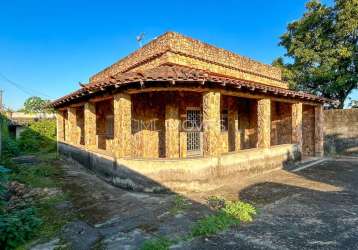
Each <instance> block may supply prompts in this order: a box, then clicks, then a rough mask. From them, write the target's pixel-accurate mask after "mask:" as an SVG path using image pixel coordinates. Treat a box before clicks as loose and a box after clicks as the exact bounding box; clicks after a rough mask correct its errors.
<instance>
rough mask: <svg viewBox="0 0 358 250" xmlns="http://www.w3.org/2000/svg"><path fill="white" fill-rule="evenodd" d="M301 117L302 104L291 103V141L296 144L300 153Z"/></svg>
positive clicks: (301, 139) (301, 140) (301, 138)
mask: <svg viewBox="0 0 358 250" xmlns="http://www.w3.org/2000/svg"><path fill="white" fill-rule="evenodd" d="M302 119H303V104H302V103H294V104H292V143H294V144H297V145H298V148H299V151H300V153H301V154H302V142H303V137H302V122H303V121H302Z"/></svg>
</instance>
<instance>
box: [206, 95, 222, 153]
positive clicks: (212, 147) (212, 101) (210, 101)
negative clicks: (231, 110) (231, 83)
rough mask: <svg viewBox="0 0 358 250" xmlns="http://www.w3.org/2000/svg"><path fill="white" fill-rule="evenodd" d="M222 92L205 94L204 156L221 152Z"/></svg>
mask: <svg viewBox="0 0 358 250" xmlns="http://www.w3.org/2000/svg"><path fill="white" fill-rule="evenodd" d="M219 142H220V92H217V91H210V92H207V93H205V94H203V153H204V156H217V155H219V154H220V148H219V146H220V144H219Z"/></svg>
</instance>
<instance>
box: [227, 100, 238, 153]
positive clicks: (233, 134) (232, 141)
mask: <svg viewBox="0 0 358 250" xmlns="http://www.w3.org/2000/svg"><path fill="white" fill-rule="evenodd" d="M238 119H239V117H238V110H237V99H236V98H235V97H230V99H229V104H228V122H229V126H228V136H229V151H238V150H240V136H239V135H238V134H239V121H238Z"/></svg>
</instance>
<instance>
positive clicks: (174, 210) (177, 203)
mask: <svg viewBox="0 0 358 250" xmlns="http://www.w3.org/2000/svg"><path fill="white" fill-rule="evenodd" d="M188 205H189V204H188V201H187V200H186V199H185V198H183V197H182V196H180V195H176V196H175V198H174V202H173V206H172V207H171V208H170V210H169V212H170V213H171V214H174V215H175V214H178V213H180V212H182V211H184V210H185V209H186V208H187V207H188Z"/></svg>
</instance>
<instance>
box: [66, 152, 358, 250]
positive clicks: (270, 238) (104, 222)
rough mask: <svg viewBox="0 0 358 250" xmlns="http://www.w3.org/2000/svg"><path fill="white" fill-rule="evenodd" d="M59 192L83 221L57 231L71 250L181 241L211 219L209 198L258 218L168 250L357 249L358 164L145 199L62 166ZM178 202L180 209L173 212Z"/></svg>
mask: <svg viewBox="0 0 358 250" xmlns="http://www.w3.org/2000/svg"><path fill="white" fill-rule="evenodd" d="M63 168H64V169H65V173H66V174H65V176H64V181H65V186H64V188H65V191H67V192H68V193H69V194H70V196H71V201H72V203H73V207H74V209H77V210H78V211H79V212H81V213H82V214H83V221H79V222H76V221H75V222H73V223H71V224H70V225H68V226H67V227H66V228H65V230H64V235H65V238H66V237H67V238H66V240H69V241H71V242H72V245H73V247H75V248H76V249H88V248H90V247H93V246H96V247H99V246H100V248H104V249H138V248H139V247H140V246H141V245H142V244H143V242H144V241H145V240H147V239H151V238H153V237H156V236H168V237H169V238H172V239H173V238H182V237H183V236H185V235H187V234H188V233H189V232H190V228H191V227H192V225H193V223H194V222H195V221H197V220H198V219H200V218H202V217H204V216H206V215H208V214H210V213H212V212H211V211H210V209H209V208H208V206H207V204H206V199H207V197H209V196H211V195H219V196H223V197H225V198H227V199H231V200H237V199H241V200H244V201H248V202H250V203H253V204H255V206H256V207H257V208H258V211H259V214H258V216H256V218H255V220H254V221H253V222H252V223H249V224H241V225H240V226H239V227H237V228H232V229H230V230H228V231H225V232H222V233H220V234H218V235H215V236H212V237H209V238H204V237H202V238H195V239H193V240H190V241H182V242H178V243H176V245H174V246H172V247H171V249H312V248H314V249H357V248H358V158H339V159H334V160H328V161H325V162H323V163H320V164H318V165H316V166H313V167H310V168H307V169H304V170H302V171H299V172H295V173H294V172H291V171H286V170H276V171H272V172H270V173H267V174H263V175H260V176H257V177H251V178H243V179H235V180H232V181H231V182H230V183H228V184H227V185H225V186H223V187H221V188H220V189H217V190H215V191H210V193H209V192H208V193H193V194H181V195H180V194H145V193H135V192H130V191H126V190H123V189H119V188H116V187H113V186H111V185H109V184H107V183H105V182H104V181H102V180H101V179H99V178H98V177H96V176H95V175H94V174H92V173H90V172H88V171H87V170H85V169H83V168H81V167H78V166H72V165H69V164H65V163H64V164H63ZM178 196H181V197H183V198H185V206H183V207H180V208H179V207H178V204H177V203H178V202H177V200H178Z"/></svg>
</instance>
